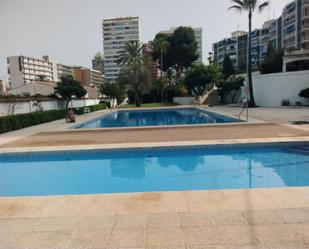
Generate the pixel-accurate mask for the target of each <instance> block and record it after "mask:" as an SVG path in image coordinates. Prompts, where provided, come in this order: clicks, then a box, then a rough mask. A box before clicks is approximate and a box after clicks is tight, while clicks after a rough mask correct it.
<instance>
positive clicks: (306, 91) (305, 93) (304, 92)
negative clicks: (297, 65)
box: [299, 88, 309, 98]
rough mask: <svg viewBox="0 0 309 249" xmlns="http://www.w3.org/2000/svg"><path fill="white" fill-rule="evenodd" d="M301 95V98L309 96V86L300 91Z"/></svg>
mask: <svg viewBox="0 0 309 249" xmlns="http://www.w3.org/2000/svg"><path fill="white" fill-rule="evenodd" d="M299 97H301V98H309V88H306V89H304V90H302V91H301V92H300V93H299Z"/></svg>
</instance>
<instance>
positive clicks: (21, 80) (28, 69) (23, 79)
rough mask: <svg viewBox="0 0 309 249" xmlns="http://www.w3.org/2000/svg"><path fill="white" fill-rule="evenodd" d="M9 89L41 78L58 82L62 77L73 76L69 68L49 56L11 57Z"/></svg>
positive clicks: (8, 62) (9, 61) (9, 59)
mask: <svg viewBox="0 0 309 249" xmlns="http://www.w3.org/2000/svg"><path fill="white" fill-rule="evenodd" d="M7 64H8V74H9V87H10V88H15V87H18V86H22V85H25V84H27V83H30V82H32V81H34V80H38V79H39V78H44V79H45V80H49V81H54V82H58V81H59V80H60V78H61V77H62V76H65V75H72V73H73V69H72V68H71V67H69V66H65V65H62V64H57V63H56V62H55V61H53V60H51V59H50V58H49V56H43V58H42V59H37V58H32V57H28V56H23V55H21V56H11V57H8V58H7Z"/></svg>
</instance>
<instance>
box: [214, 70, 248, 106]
mask: <svg viewBox="0 0 309 249" xmlns="http://www.w3.org/2000/svg"><path fill="white" fill-rule="evenodd" d="M244 81H245V79H244V78H243V77H235V76H232V77H230V78H228V79H227V80H223V81H221V84H220V85H219V88H220V93H221V98H222V102H223V100H224V98H225V97H226V96H229V95H230V96H231V99H232V102H233V103H234V102H235V97H236V95H237V93H238V91H239V90H240V89H241V87H242V86H243V85H244Z"/></svg>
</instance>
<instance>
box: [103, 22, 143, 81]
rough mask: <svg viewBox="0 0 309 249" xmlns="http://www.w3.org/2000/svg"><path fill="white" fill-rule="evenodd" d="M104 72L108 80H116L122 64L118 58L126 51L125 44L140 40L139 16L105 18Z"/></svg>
mask: <svg viewBox="0 0 309 249" xmlns="http://www.w3.org/2000/svg"><path fill="white" fill-rule="evenodd" d="M102 29H103V41H104V42H103V43H104V55H105V60H104V72H105V79H106V80H107V81H111V82H114V81H115V80H116V79H117V78H118V75H119V73H120V70H121V66H120V65H118V63H117V60H118V58H119V55H120V54H122V53H123V52H124V45H125V43H127V42H129V41H138V42H139V18H138V17H124V18H115V19H106V20H103V24H102Z"/></svg>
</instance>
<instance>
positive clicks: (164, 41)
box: [152, 27, 198, 83]
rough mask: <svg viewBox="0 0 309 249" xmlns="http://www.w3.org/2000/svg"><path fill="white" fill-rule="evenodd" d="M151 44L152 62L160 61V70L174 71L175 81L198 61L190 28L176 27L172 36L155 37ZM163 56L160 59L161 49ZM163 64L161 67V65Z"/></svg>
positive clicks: (192, 31) (161, 35)
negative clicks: (152, 48)
mask: <svg viewBox="0 0 309 249" xmlns="http://www.w3.org/2000/svg"><path fill="white" fill-rule="evenodd" d="M153 44H157V46H156V45H155V46H154V52H153V54H152V56H153V58H154V60H159V59H160V60H161V58H162V59H163V61H162V62H160V63H161V68H162V69H163V71H168V70H169V69H171V68H173V69H174V70H175V71H176V79H177V81H179V79H180V76H181V74H182V73H183V71H184V69H186V68H189V67H190V66H192V64H193V62H194V61H196V60H197V59H198V52H197V42H196V39H195V34H194V30H193V29H192V28H191V27H178V28H177V29H176V30H175V31H174V32H173V33H172V34H162V33H159V34H157V35H156V37H155V39H154V41H153ZM162 47H163V48H164V49H163V50H162V52H163V56H162V57H161V48H162ZM162 64H163V65H162ZM177 83H179V82H177Z"/></svg>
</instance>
